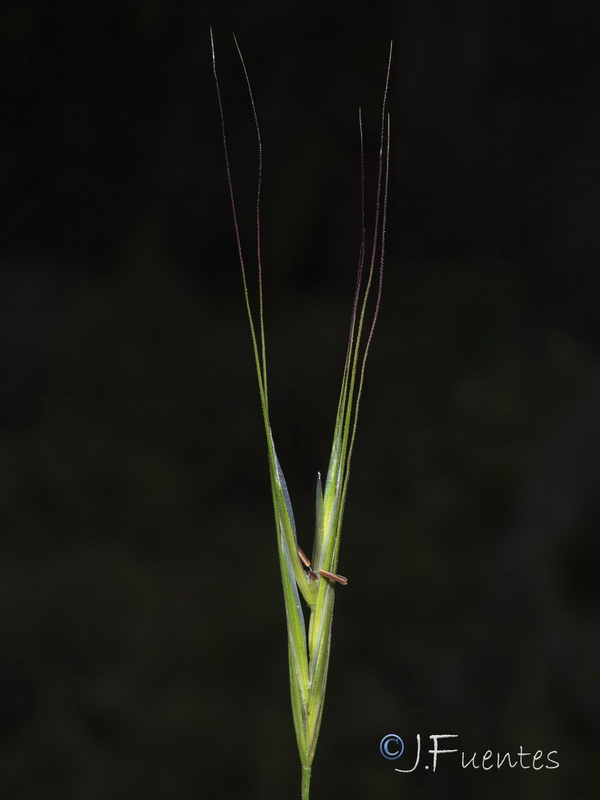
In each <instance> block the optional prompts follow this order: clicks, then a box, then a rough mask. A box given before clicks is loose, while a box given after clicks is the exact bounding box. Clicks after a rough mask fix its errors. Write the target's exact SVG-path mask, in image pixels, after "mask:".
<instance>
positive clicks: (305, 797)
mask: <svg viewBox="0 0 600 800" xmlns="http://www.w3.org/2000/svg"><path fill="white" fill-rule="evenodd" d="M311 770H312V768H311V767H304V766H303V767H302V794H301V800H309V792H310V775H311Z"/></svg>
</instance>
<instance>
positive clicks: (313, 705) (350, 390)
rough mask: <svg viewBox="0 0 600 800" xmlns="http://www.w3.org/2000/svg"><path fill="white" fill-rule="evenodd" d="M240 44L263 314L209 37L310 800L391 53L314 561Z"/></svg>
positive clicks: (376, 291)
mask: <svg viewBox="0 0 600 800" xmlns="http://www.w3.org/2000/svg"><path fill="white" fill-rule="evenodd" d="M234 41H235V46H236V48H237V52H238V56H239V59H240V63H241V66H242V70H243V74H244V79H245V82H246V86H247V90H248V97H249V100H250V104H251V106H252V113H253V116H254V123H255V129H256V136H257V142H258V179H257V188H256V208H255V213H256V260H257V282H258V307H257V308H252V304H251V302H250V294H249V288H248V275H247V270H246V262H245V258H244V253H243V250H242V243H241V236H240V227H239V224H238V213H237V208H236V202H235V196H234V191H233V183H232V177H231V167H230V160H229V151H228V146H227V136H226V130H225V116H224V111H223V103H222V98H221V92H220V88H219V81H218V77H217V69H216V60H215V48H214V40H213V35H212V30H211V48H212V63H213V74H214V80H215V86H216V93H217V101H218V108H219V117H220V122H221V132H222V138H223V147H224V153H225V171H226V176H227V184H228V189H229V197H230V200H231V209H232V214H233V225H234V232H235V238H236V242H237V250H238V256H239V262H240V267H241V275H242V286H243V294H244V300H245V305H246V313H247V315H248V322H249V326H250V336H251V339H252V349H253V353H254V362H255V365H256V375H257V379H258V391H259V395H260V403H261V408H262V417H263V423H264V429H265V435H266V441H267V454H268V468H269V477H270V482H271V495H272V500H273V510H274V514H275V530H276V534H277V536H276V538H277V548H278V552H279V564H280V569H281V579H282V583H283V597H284V603H285V613H286V621H287V639H288V657H289V680H290V692H291V701H292V715H293V719H294V728H295V732H296V740H297V743H298V752H299V755H300V763H301V765H302V782H301V798H302V800H308V798H309V792H310V780H311V771H312V764H313V759H314V755H315V749H316V746H317V740H318V737H319V729H320V725H321V718H322V715H323V705H324V700H325V687H326V683H327V672H328V665H329V653H330V647H331V627H332V621H333V606H334V599H335V592H336V591H337V588H338V587H341V586H345V585H346V584H347V583H348V580H347V579H346V578H345V577H343V576H342V575H339V574H338V573H337V568H338V567H337V564H338V557H339V550H340V537H341V532H342V520H343V515H344V507H345V503H346V494H347V491H348V481H349V477H350V461H351V457H352V449H353V445H354V440H355V436H356V429H357V421H358V411H359V406H360V400H361V396H362V391H363V383H364V377H365V366H366V362H367V356H368V354H369V349H370V346H371V341H372V338H373V332H374V330H375V324H376V322H377V317H378V314H379V307H380V301H381V291H382V282H383V263H384V254H385V231H386V221H387V199H388V177H389V163H390V119H389V114H388V113H387V98H388V84H389V76H390V65H391V57H392V48H391V45H390V53H389V59H388V65H387V72H386V76H385V84H384V93H383V102H382V109H381V131H380V139H379V154H378V159H377V176H376V191H375V201H374V209H373V213H372V215H371V216H372V221H371V225H370V231H369V236H368V234H367V222H366V211H365V166H364V164H365V158H364V145H363V129H362V115H361V113H360V111H359V125H358V127H359V141H360V187H361V188H360V196H361V236H360V249H359V257H358V269H357V276H356V286H355V291H354V300H353V304H352V310H351V314H350V331H349V335H348V345H347V349H346V357H345V361H344V368H343V372H342V385H341V390H340V395H339V401H338V405H337V412H336V416H335V424H334V429H333V444H332V447H331V455H330V458H329V466H328V469H327V474H326V478H325V482H324V484H323V483H322V481H321V476H320V474H319V475H318V476H317V487H316V523H315V536H314V543H313V549H312V557H311V558H308V557H307V556H306V555H305V553H304V551H303V550H302V549H301V547H300V546H299V544H298V540H297V535H296V524H295V521H294V513H293V510H292V504H291V501H290V496H289V493H288V489H287V486H286V482H285V478H284V475H283V471H282V469H281V465H280V463H279V460H278V458H277V453H276V450H275V442H274V439H273V433H272V431H271V423H270V416H269V393H268V381H267V356H266V353H267V348H266V338H265V328H264V322H263V287H262V274H263V267H262V258H261V216H260V208H261V189H262V167H263V146H262V140H261V134H260V127H259V124H258V114H257V110H256V105H255V102H254V95H253V92H252V87H251V84H250V79H249V76H248V71H247V69H246V64H245V62H244V58H243V56H242V53H241V50H240V48H239V45H238V42H237V39H236V38H235V36H234ZM367 236H368V241H367ZM303 602H304V604H305V605H306V607H307V608H308V612H307V619H306V618H305V609H304V607H303ZM307 621H308V625H307Z"/></svg>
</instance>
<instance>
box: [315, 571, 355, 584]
mask: <svg viewBox="0 0 600 800" xmlns="http://www.w3.org/2000/svg"><path fill="white" fill-rule="evenodd" d="M319 575H322V576H323V577H324V578H329V580H330V581H335V582H336V583H341V585H342V586H347V585H348V578H344V576H343V575H336V573H335V572H329V571H328V570H326V569H320V570H319Z"/></svg>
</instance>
